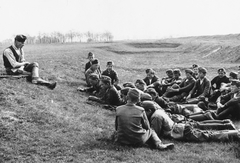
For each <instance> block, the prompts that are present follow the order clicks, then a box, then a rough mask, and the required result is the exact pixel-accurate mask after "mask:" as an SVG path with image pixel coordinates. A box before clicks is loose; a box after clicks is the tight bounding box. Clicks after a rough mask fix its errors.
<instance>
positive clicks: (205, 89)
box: [189, 77, 211, 97]
mask: <svg viewBox="0 0 240 163" xmlns="http://www.w3.org/2000/svg"><path fill="white" fill-rule="evenodd" d="M210 88H211V83H210V81H209V80H208V79H207V78H206V77H204V78H203V82H202V83H201V82H200V78H198V79H197V81H196V82H195V84H194V87H193V89H192V90H191V91H190V93H189V94H191V96H192V97H199V96H203V97H207V96H209V93H210Z"/></svg>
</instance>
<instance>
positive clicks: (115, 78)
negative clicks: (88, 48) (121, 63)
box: [102, 70, 119, 84]
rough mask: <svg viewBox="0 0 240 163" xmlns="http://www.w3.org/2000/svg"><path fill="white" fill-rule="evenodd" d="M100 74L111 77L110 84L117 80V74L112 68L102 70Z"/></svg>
mask: <svg viewBox="0 0 240 163" xmlns="http://www.w3.org/2000/svg"><path fill="white" fill-rule="evenodd" d="M102 75H106V76H109V77H110V78H111V79H112V84H113V83H115V82H118V80H119V79H118V75H117V72H116V71H114V70H110V71H109V70H105V71H103V72H102Z"/></svg>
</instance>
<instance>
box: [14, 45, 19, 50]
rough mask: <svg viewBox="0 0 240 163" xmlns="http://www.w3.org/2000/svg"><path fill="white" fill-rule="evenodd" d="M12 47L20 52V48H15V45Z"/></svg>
mask: <svg viewBox="0 0 240 163" xmlns="http://www.w3.org/2000/svg"><path fill="white" fill-rule="evenodd" d="M12 47H13V49H15V50H20V48H17V47H16V46H15V44H13V45H12Z"/></svg>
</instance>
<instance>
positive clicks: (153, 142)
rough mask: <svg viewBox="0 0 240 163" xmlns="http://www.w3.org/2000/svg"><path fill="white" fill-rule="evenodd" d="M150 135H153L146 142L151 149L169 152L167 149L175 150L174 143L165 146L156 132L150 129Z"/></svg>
mask: <svg viewBox="0 0 240 163" xmlns="http://www.w3.org/2000/svg"><path fill="white" fill-rule="evenodd" d="M150 134H151V135H150V137H149V139H148V140H147V142H146V143H147V144H148V145H149V146H150V147H152V148H156V149H159V150H167V149H173V148H174V144H173V143H168V144H163V143H162V141H161V140H160V139H159V137H158V136H157V134H156V132H155V131H154V130H152V129H150Z"/></svg>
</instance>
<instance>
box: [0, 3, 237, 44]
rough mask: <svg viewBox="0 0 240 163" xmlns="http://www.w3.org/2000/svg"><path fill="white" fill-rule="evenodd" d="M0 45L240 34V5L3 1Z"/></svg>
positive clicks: (0, 6)
mask: <svg viewBox="0 0 240 163" xmlns="http://www.w3.org/2000/svg"><path fill="white" fill-rule="evenodd" d="M0 21H1V23H0V40H3V39H6V38H13V35H15V34H30V35H38V33H39V32H41V33H43V32H45V33H51V32H54V31H60V32H62V33H66V32H67V31H69V30H76V31H80V32H86V31H91V32H104V31H110V32H111V33H112V34H113V35H114V39H115V40H120V39H159V38H163V37H170V36H174V37H176V36H192V35H215V34H233V33H240V0H0Z"/></svg>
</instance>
